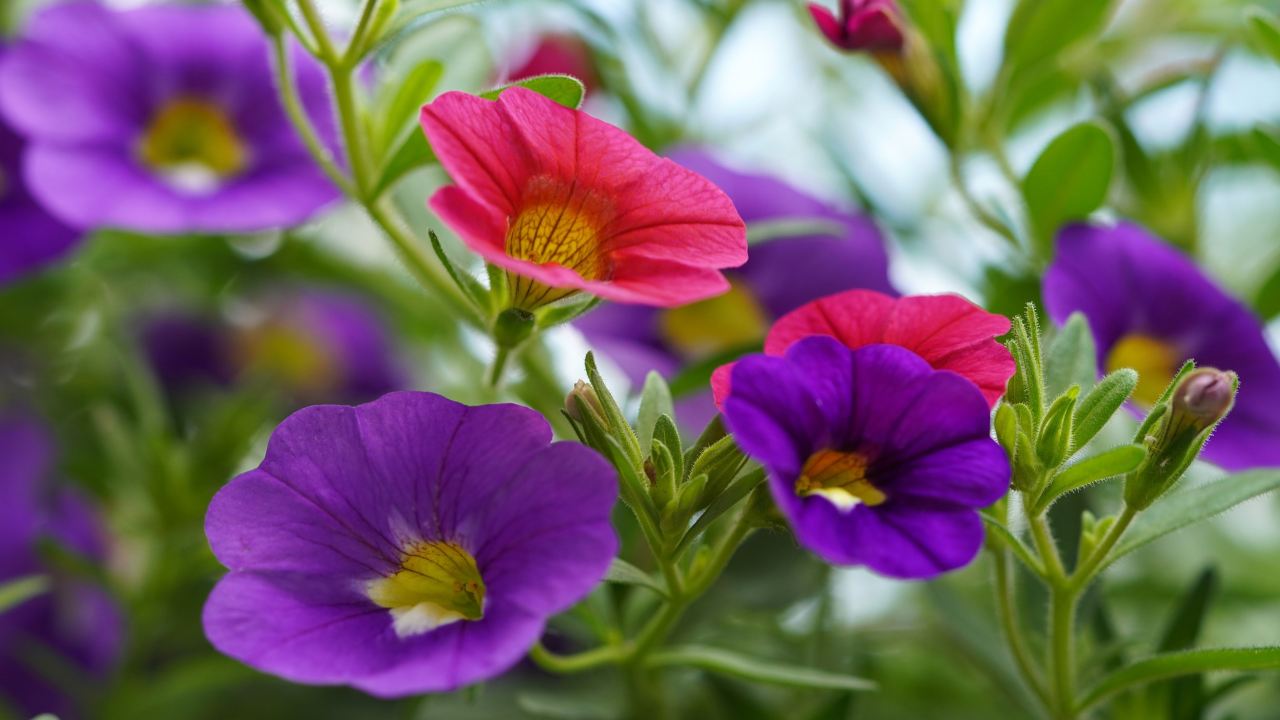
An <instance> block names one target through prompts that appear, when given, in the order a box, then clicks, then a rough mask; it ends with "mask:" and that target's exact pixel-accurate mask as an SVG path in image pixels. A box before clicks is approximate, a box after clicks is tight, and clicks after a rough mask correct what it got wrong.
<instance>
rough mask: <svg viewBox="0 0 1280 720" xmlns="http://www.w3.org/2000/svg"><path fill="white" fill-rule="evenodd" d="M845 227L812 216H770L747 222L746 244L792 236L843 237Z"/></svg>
mask: <svg viewBox="0 0 1280 720" xmlns="http://www.w3.org/2000/svg"><path fill="white" fill-rule="evenodd" d="M845 230H846V227H845V226H844V225H842V224H840V223H838V222H833V221H831V220H824V219H822V218H812V217H794V218H771V219H769V220H757V221H754V222H751V223H748V224H747V244H748V245H760V244H762V243H767V242H770V241H772V240H779V239H782V238H793V237H810V236H818V237H834V238H839V237H843V233H844V232H845Z"/></svg>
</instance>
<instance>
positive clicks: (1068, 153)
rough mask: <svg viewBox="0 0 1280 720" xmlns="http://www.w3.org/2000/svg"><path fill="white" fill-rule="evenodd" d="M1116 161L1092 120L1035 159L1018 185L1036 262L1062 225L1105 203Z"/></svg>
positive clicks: (1103, 131) (1047, 253)
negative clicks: (1033, 245)
mask: <svg viewBox="0 0 1280 720" xmlns="http://www.w3.org/2000/svg"><path fill="white" fill-rule="evenodd" d="M1044 4H1046V5H1061V4H1064V3H1060V2H1054V3H1044ZM1115 162H1116V150H1115V142H1114V141H1113V140H1112V138H1111V130H1110V128H1108V127H1107V126H1105V125H1103V124H1102V123H1101V122H1099V121H1097V120H1091V121H1089V122H1084V123H1080V124H1079V125H1075V126H1073V127H1071V128H1068V129H1067V131H1066V132H1064V133H1062V134H1061V135H1059V136H1058V137H1056V138H1054V139H1053V140H1052V141H1051V142H1050V143H1049V145H1048V147H1046V148H1045V149H1044V151H1043V152H1041V153H1040V157H1038V158H1036V161H1035V163H1034V164H1033V165H1032V166H1031V170H1029V171H1028V172H1027V176H1026V177H1025V178H1023V180H1022V196H1023V198H1024V199H1025V200H1026V202H1027V211H1028V213H1029V214H1030V217H1031V230H1032V236H1033V239H1034V242H1035V243H1036V250H1037V252H1038V253H1039V255H1040V257H1042V258H1046V259H1047V258H1050V257H1052V256H1053V240H1054V236H1055V235H1056V234H1057V232H1058V230H1059V229H1060V228H1061V227H1062V226H1063V225H1064V224H1066V223H1067V222H1069V221H1072V220H1082V219H1084V218H1086V217H1088V216H1089V214H1090V213H1092V212H1093V211H1094V210H1097V209H1098V207H1099V206H1101V205H1102V203H1103V202H1104V201H1105V200H1106V199H1107V190H1108V188H1110V187H1111V175H1112V172H1113V171H1114V169H1115Z"/></svg>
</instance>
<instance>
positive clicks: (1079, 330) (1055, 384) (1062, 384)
mask: <svg viewBox="0 0 1280 720" xmlns="http://www.w3.org/2000/svg"><path fill="white" fill-rule="evenodd" d="M1097 380H1098V351H1097V348H1096V346H1095V345H1094V342H1093V333H1092V332H1090V331H1089V323H1088V321H1086V320H1085V317H1084V315H1083V314H1082V313H1079V312H1074V313H1071V317H1070V318H1068V319H1067V324H1066V325H1063V326H1062V329H1061V330H1059V331H1058V335H1057V337H1055V338H1054V339H1053V342H1051V343H1049V352H1048V354H1047V355H1045V358H1044V383H1045V387H1046V388H1047V389H1048V391H1049V393H1048V394H1049V397H1057V396H1058V395H1061V394H1062V393H1064V392H1066V391H1067V388H1069V387H1071V386H1072V385H1078V386H1080V389H1081V390H1087V389H1089V388H1091V387H1093V384H1094V383H1095V382H1097Z"/></svg>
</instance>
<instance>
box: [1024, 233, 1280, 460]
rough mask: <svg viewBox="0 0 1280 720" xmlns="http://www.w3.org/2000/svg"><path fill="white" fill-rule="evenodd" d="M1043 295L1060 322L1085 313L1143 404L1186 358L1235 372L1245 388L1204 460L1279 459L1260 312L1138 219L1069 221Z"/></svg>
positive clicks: (1277, 390)
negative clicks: (1134, 382)
mask: <svg viewBox="0 0 1280 720" xmlns="http://www.w3.org/2000/svg"><path fill="white" fill-rule="evenodd" d="M1044 301H1045V306H1046V308H1047V309H1048V311H1049V315H1050V316H1051V317H1052V318H1053V319H1054V321H1055V322H1058V323H1060V324H1061V323H1064V322H1066V320H1067V318H1068V317H1069V316H1070V315H1071V313H1072V312H1075V311H1080V312H1082V313H1084V315H1085V317H1086V318H1088V320H1089V326H1090V328H1092V330H1093V334H1094V337H1095V339H1096V341H1097V346H1098V366H1099V367H1100V368H1101V369H1102V370H1103V371H1110V370H1114V369H1117V368H1122V367H1129V368H1133V369H1135V370H1137V371H1138V373H1139V377H1140V380H1139V383H1138V388H1137V390H1136V391H1135V392H1134V400H1135V401H1136V403H1137V404H1138V405H1141V406H1146V407H1149V406H1151V405H1152V404H1154V403H1155V401H1156V400H1157V399H1158V398H1159V396H1160V393H1161V392H1162V391H1163V390H1164V389H1165V386H1166V385H1168V384H1169V381H1170V380H1171V379H1172V378H1173V375H1174V373H1176V372H1177V371H1178V368H1179V367H1181V365H1182V363H1183V362H1185V361H1186V360H1188V359H1194V360H1195V361H1196V362H1197V363H1198V364H1200V365H1212V366H1214V367H1218V368H1221V369H1223V370H1232V371H1234V372H1235V373H1236V374H1237V375H1239V376H1240V395H1239V397H1238V399H1237V401H1236V406H1235V409H1234V410H1232V411H1231V414H1230V415H1228V416H1227V419H1226V420H1225V421H1223V423H1222V425H1221V426H1219V428H1218V429H1217V431H1215V433H1214V435H1213V438H1212V439H1211V440H1209V444H1208V445H1206V446H1205V450H1204V457H1205V458H1206V459H1208V460H1211V461H1212V462H1215V463H1217V464H1219V465H1221V466H1223V467H1225V468H1227V469H1230V470H1239V469H1244V468H1250V467H1270V466H1275V465H1280V362H1277V360H1276V357H1275V355H1274V354H1273V353H1272V351H1271V349H1270V348H1269V347H1268V346H1267V340H1266V337H1265V336H1264V335H1263V330H1262V324H1261V323H1260V322H1259V321H1258V318H1257V317H1255V316H1254V314H1253V313H1252V312H1250V311H1249V309H1248V308H1246V307H1245V306H1244V305H1242V304H1241V303H1240V302H1239V301H1238V300H1236V299H1235V298H1233V297H1231V296H1230V295H1228V294H1227V293H1226V292H1224V291H1223V290H1222V289H1221V288H1219V287H1218V286H1217V285H1215V284H1214V282H1213V281H1212V280H1210V279H1209V278H1208V277H1207V276H1206V275H1205V274H1204V273H1203V272H1202V271H1201V270H1200V269H1199V268H1198V267H1196V265H1195V263H1193V262H1192V261H1191V260H1190V259H1188V258H1187V257H1185V256H1184V255H1182V254H1181V253H1179V252H1178V251H1177V250H1174V249H1173V248H1171V247H1169V246H1168V245H1166V244H1165V243H1163V242H1160V241H1159V240H1158V239H1156V238H1154V237H1152V236H1151V235H1150V234H1148V233H1147V232H1146V231H1145V230H1144V229H1143V228H1141V227H1139V226H1137V225H1134V224H1132V223H1127V222H1126V223H1119V224H1118V225H1115V226H1114V227H1100V226H1091V225H1071V226H1068V227H1067V228H1065V229H1063V230H1062V232H1061V233H1060V234H1059V235H1058V252H1057V257H1056V259H1055V260H1054V262H1053V264H1052V265H1051V266H1050V267H1049V269H1048V271H1047V272H1046V273H1045V277H1044Z"/></svg>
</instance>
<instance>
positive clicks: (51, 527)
mask: <svg viewBox="0 0 1280 720" xmlns="http://www.w3.org/2000/svg"><path fill="white" fill-rule="evenodd" d="M53 463H54V448H53V443H52V439H51V438H50V437H49V435H48V433H47V432H46V431H45V429H44V428H43V427H42V426H40V425H39V424H38V423H36V422H34V421H32V420H30V419H29V418H26V417H20V416H8V417H3V416H0V585H2V584H5V583H7V582H10V581H13V580H17V579H19V578H24V577H29V576H32V575H45V576H47V577H49V579H50V582H51V588H50V590H49V591H48V592H46V593H43V594H41V595H38V596H36V597H34V598H32V599H29V600H27V601H25V602H23V603H21V604H19V605H16V606H14V607H12V608H8V609H6V610H5V611H4V612H0V707H5V708H8V707H12V708H13V709H15V710H17V711H18V713H19V715H20V716H21V717H32V716H35V715H38V714H40V713H55V714H57V715H59V716H60V717H64V718H71V717H76V716H78V715H79V714H80V713H77V712H76V711H77V709H79V710H87V708H77V707H76V705H75V701H74V699H73V698H71V697H68V696H67V695H66V694H65V691H66V688H65V687H60V686H59V684H58V683H57V682H55V681H54V679H53V678H51V677H50V676H49V675H48V668H49V664H48V662H47V660H48V659H49V658H48V657H47V656H46V657H45V659H46V662H45V663H44V664H40V663H38V662H36V661H35V658H37V657H38V656H41V655H45V654H50V655H51V657H53V658H56V659H57V661H58V662H61V663H64V664H65V666H66V668H67V669H68V670H74V671H76V672H82V673H84V674H85V675H86V676H87V677H90V678H101V677H102V676H103V675H105V674H106V673H107V672H108V671H109V670H110V668H111V666H112V665H113V664H114V663H115V660H116V658H117V657H118V655H119V651H120V644H121V618H120V612H119V609H118V608H117V607H116V605H115V603H114V602H113V601H112V600H111V598H110V597H108V596H107V594H106V593H104V592H103V591H102V590H101V589H100V588H98V587H96V586H94V585H90V584H88V583H86V582H84V581H82V580H79V579H76V578H71V577H65V576H63V575H62V574H61V573H58V572H57V571H55V570H54V569H53V568H50V567H47V566H46V564H45V563H44V562H43V561H42V560H41V557H40V554H39V552H38V543H39V542H40V541H41V540H51V541H53V542H55V543H57V544H59V545H61V546H63V547H65V548H67V549H69V550H71V551H72V552H75V553H79V554H81V555H83V556H84V557H86V558H89V559H91V560H101V559H102V557H103V555H104V554H105V548H104V543H103V538H102V533H101V528H100V527H99V525H98V522H97V518H95V517H94V515H93V513H92V512H90V510H89V508H88V507H87V506H86V505H85V504H84V503H83V502H82V501H81V500H80V499H79V498H78V497H77V496H75V495H73V494H71V493H70V492H67V491H65V490H62V491H59V490H56V489H55V488H53V487H51V483H50V482H49V480H50V477H51V474H52V472H53Z"/></svg>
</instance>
